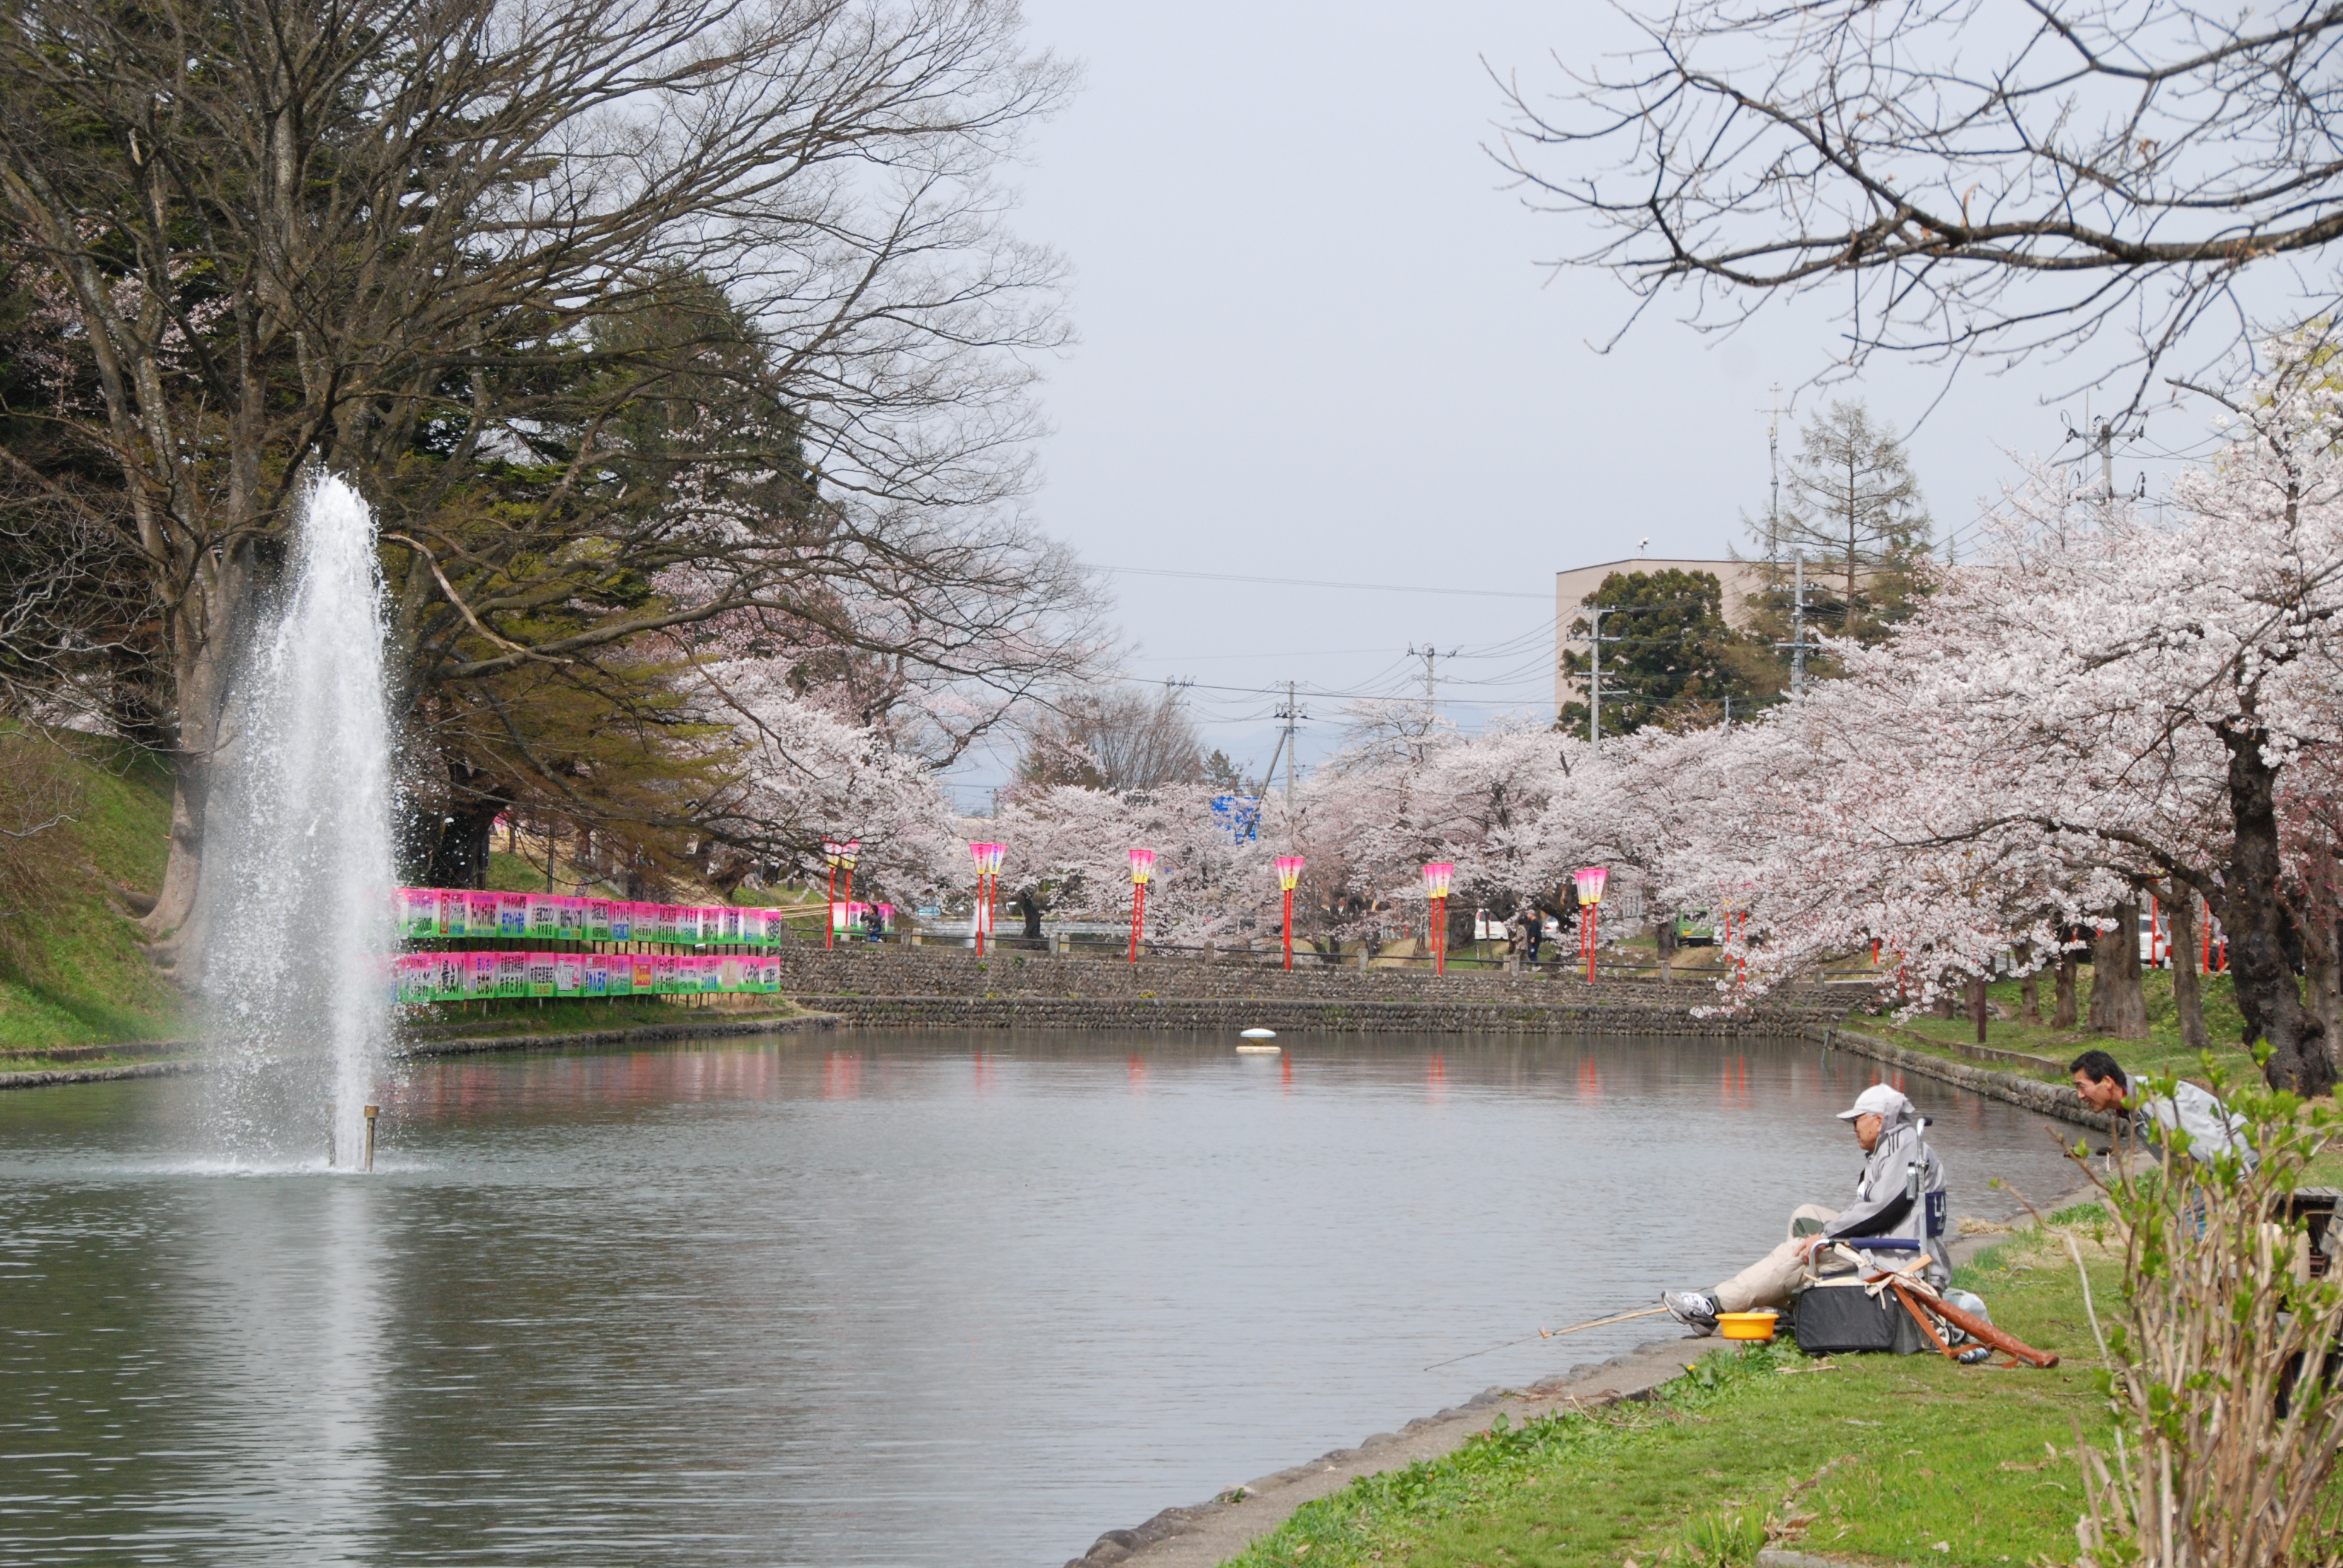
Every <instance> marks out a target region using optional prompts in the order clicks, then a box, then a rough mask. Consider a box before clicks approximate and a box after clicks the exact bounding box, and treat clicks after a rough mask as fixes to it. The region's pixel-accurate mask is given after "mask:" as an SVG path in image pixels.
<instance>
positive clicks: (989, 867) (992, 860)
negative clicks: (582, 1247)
mask: <svg viewBox="0 0 2343 1568" xmlns="http://www.w3.org/2000/svg"><path fill="white" fill-rule="evenodd" d="M968 852H969V856H970V859H973V860H975V862H976V909H975V910H974V912H973V913H972V914H971V915H970V924H971V925H973V926H974V927H975V928H976V956H977V957H978V958H982V957H983V956H984V933H985V932H987V931H989V930H991V929H992V915H993V909H992V905H993V900H996V899H998V898H999V897H1000V896H1001V856H1003V855H1005V854H1007V853H1008V852H1009V846H1008V845H1006V844H970V846H969V847H968Z"/></svg>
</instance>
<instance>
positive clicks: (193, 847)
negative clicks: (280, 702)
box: [138, 552, 250, 980]
mask: <svg viewBox="0 0 2343 1568" xmlns="http://www.w3.org/2000/svg"><path fill="white" fill-rule="evenodd" d="M196 577H197V581H196V585H195V586H194V587H193V588H190V589H189V591H188V593H187V595H186V598H185V599H184V600H183V601H182V602H181V605H180V607H179V611H178V613H177V614H176V615H175V616H174V617H172V621H173V627H174V629H173V638H174V641H175V642H176V644H177V645H178V646H177V648H176V649H175V650H174V658H173V666H174V674H175V679H174V685H175V687H176V697H177V712H176V719H177V726H176V728H177V740H178V744H177V746H176V748H175V749H174V750H173V752H172V756H171V762H172V773H173V779H172V789H171V846H170V857H169V859H167V860H166V862H165V864H164V868H163V886H162V890H161V891H160V892H159V893H157V894H156V900H155V907H154V908H153V909H152V910H148V911H147V912H146V915H145V916H143V917H142V918H141V919H140V920H139V922H138V924H139V926H140V928H141V929H142V930H145V931H146V934H147V936H148V938H149V939H150V950H151V951H152V952H153V954H154V956H155V960H156V962H157V963H159V964H163V965H165V966H166V967H169V968H171V969H173V970H175V971H176V973H177V974H178V975H179V976H180V977H182V978H183V979H189V980H192V979H193V978H194V976H195V974H196V969H197V967H198V966H199V965H200V964H201V962H202V958H203V951H202V949H203V939H202V932H201V930H199V928H198V927H197V925H196V910H197V900H198V899H199V897H200V895H201V893H202V889H203V863H204V824H205V821H206V819H207V818H208V817H209V815H210V812H211V801H212V793H213V784H214V781H215V779H216V777H217V775H218V770H219V765H220V762H221V760H222V759H223V757H224V756H225V754H226V753H227V752H228V751H229V750H230V749H232V748H233V746H234V744H235V739H236V738H235V737H234V736H233V735H231V734H229V733H228V729H227V718H226V716H227V708H228V699H229V685H230V682H231V681H232V679H233V678H234V664H235V660H236V656H237V652H238V648H237V638H236V623H237V621H238V618H239V617H240V615H241V613H242V610H243V608H244V606H245V604H246V601H247V600H248V598H250V595H249V593H248V592H247V589H248V588H249V586H250V581H249V579H250V572H249V569H248V564H247V563H246V561H245V560H244V559H242V558H241V552H238V553H237V556H236V557H234V558H229V559H226V560H221V561H216V562H205V563H203V564H202V566H200V567H199V568H198V569H197V573H196Z"/></svg>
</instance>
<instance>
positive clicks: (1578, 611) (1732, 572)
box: [1554, 556, 1765, 713]
mask: <svg viewBox="0 0 2343 1568" xmlns="http://www.w3.org/2000/svg"><path fill="white" fill-rule="evenodd" d="M1664 571H1680V572H1713V573H1715V577H1716V580H1717V581H1718V582H1719V583H1720V584H1722V585H1723V586H1724V588H1725V624H1726V625H1728V626H1732V627H1735V628H1741V627H1745V626H1746V625H1747V624H1748V620H1749V608H1748V605H1747V603H1746V601H1747V599H1748V598H1749V596H1750V595H1751V594H1754V593H1755V592H1757V591H1758V590H1759V589H1761V588H1764V587H1765V562H1763V561H1672V560H1654V559H1647V558H1644V557H1641V556H1638V557H1635V558H1632V559H1629V560H1624V561H1604V562H1603V563H1602V564H1600V565H1599V566H1591V567H1573V568H1571V569H1570V570H1568V571H1566V572H1556V573H1554V711H1556V712H1557V713H1558V712H1560V711H1561V710H1562V708H1563V705H1564V703H1567V702H1571V701H1574V700H1575V699H1576V698H1577V696H1578V694H1577V692H1576V691H1574V690H1573V689H1572V688H1571V685H1570V683H1569V681H1567V680H1565V679H1564V678H1563V673H1562V656H1563V655H1564V653H1584V652H1585V651H1586V639H1585V638H1574V637H1572V636H1571V635H1570V624H1571V622H1573V621H1574V620H1576V619H1578V618H1580V617H1581V616H1583V615H1584V614H1585V613H1586V612H1585V609H1584V605H1585V602H1586V599H1587V598H1588V597H1589V596H1590V595H1592V594H1593V593H1594V590H1595V589H1596V588H1601V587H1602V586H1603V579H1604V578H1607V577H1609V576H1610V575H1611V574H1612V573H1613V572H1664Z"/></svg>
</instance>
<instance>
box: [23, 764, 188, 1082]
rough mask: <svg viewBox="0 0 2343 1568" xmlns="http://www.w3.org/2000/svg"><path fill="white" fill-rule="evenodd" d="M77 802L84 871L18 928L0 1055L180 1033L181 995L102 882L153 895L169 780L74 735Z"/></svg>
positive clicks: (76, 844)
mask: <svg viewBox="0 0 2343 1568" xmlns="http://www.w3.org/2000/svg"><path fill="white" fill-rule="evenodd" d="M68 744H70V746H71V747H72V749H73V754H74V755H73V761H72V763H71V769H72V773H73V777H74V780H75V785H76V786H77V788H78V791H79V794H80V797H81V799H80V802H79V804H78V806H77V808H76V810H75V820H74V821H72V822H70V823H68V824H65V826H63V827H60V828H58V829H54V831H56V832H60V833H64V834H66V835H68V836H69V837H70V839H71V842H72V846H73V851H74V856H75V859H76V860H78V861H79V862H80V863H81V865H82V868H83V873H84V874H82V875H79V876H75V877H69V878H67V879H65V881H64V882H63V883H62V884H60V885H59V886H58V887H56V888H55V889H54V890H52V891H51V892H50V893H49V895H48V896H47V897H45V899H43V900H41V901H40V902H39V903H38V904H37V905H36V906H35V907H30V908H27V909H25V910H20V911H16V912H15V913H14V914H12V915H11V916H10V917H8V918H9V919H11V920H16V921H20V922H22V930H21V932H20V933H19V934H20V936H21V939H22V940H21V941H20V942H19V943H18V944H17V948H18V956H16V957H14V958H10V959H0V1050H32V1049H38V1048H42V1047H47V1046H62V1045H93V1044H105V1043H108V1042H113V1041H120V1040H156V1039H168V1038H171V1037H173V1036H175V1035H176V1034H177V1033H178V1032H180V1030H182V1029H183V1028H184V1025H185V1007H184V1003H183V1001H182V999H181V997H180V995H179V992H178V990H176V988H175V987H174V986H173V985H172V984H171V982H170V981H169V980H166V979H165V978H164V977H163V976H162V975H160V974H158V973H157V972H156V970H155V967H154V965H153V963H152V962H151V961H149V960H148V959H147V956H146V948H145V946H144V942H143V939H142V937H141V935H140V933H139V931H138V929H137V927H136V926H135V925H134V924H133V923H132V922H131V921H130V920H128V919H127V918H126V917H125V916H124V915H122V914H121V913H119V912H118V911H117V910H116V909H115V907H114V905H113V904H112V903H111V902H110V901H109V900H108V899H107V897H106V890H105V886H104V883H105V882H106V881H109V880H110V881H113V882H116V883H119V884H121V885H122V886H124V887H126V888H131V889H135V890H139V891H142V892H147V893H152V892H153V891H154V890H156V888H158V887H159V886H161V884H162V880H163V864H164V860H165V859H166V856H167V854H168V852H169V843H170V840H169V831H170V822H171V776H170V773H169V771H168V769H166V767H165V766H164V765H163V763H162V762H161V761H160V759H157V758H156V757H154V756H153V755H152V754H150V753H147V752H145V751H141V750H139V749H136V748H134V747H129V746H125V745H119V744H114V743H109V742H104V741H96V740H90V739H84V738H78V737H75V738H68Z"/></svg>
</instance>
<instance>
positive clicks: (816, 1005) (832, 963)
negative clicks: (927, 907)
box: [781, 945, 1844, 1035]
mask: <svg viewBox="0 0 2343 1568" xmlns="http://www.w3.org/2000/svg"><path fill="white" fill-rule="evenodd" d="M781 990H782V992H783V994H785V995H787V996H788V997H789V999H790V1000H793V1001H796V1002H798V1003H799V1005H800V1006H804V1007H808V1008H811V1009H814V1010H818V1011H820V1012H825V1013H832V1014H835V1015H837V1016H838V1017H839V1018H840V1020H841V1021H844V1022H848V1023H855V1024H870V1025H880V1026H885V1027H890V1028H897V1029H1151V1030H1189V1031H1197V1032H1233V1031H1234V1030H1242V1029H1254V1028H1260V1029H1273V1030H1331V1031H1339V1032H1353V1033H1394V1032H1423V1031H1430V1032H1441V1033H1448V1032H1470V1033H1501V1034H1502V1033H1514V1034H1543V1033H1549V1032H1571V1031H1584V1030H1602V1031H1603V1032H1604V1033H1611V1034H1719V1035H1722V1034H1747V1033H1768V1034H1799V1033H1805V1032H1809V1031H1811V1030H1813V1029H1815V1027H1816V1026H1817V1025H1819V1024H1822V1023H1824V1022H1825V1021H1827V1020H1831V1019H1835V1018H1836V1017H1837V1016H1838V1015H1839V1014H1840V1013H1841V1012H1842V1011H1843V1010H1844V1004H1843V1003H1841V1002H1839V1001H1837V1000H1835V999H1833V998H1831V997H1829V996H1827V995H1822V994H1815V993H1801V994H1797V995H1794V996H1790V997H1786V998H1784V999H1780V1000H1769V1001H1768V1002H1766V1003H1765V1004H1764V1005H1763V1006H1761V1007H1760V1008H1759V1009H1758V1010H1756V1011H1755V1013H1754V1014H1751V1015H1749V1016H1745V1017H1737V1018H1722V1019H1699V1018H1694V1016H1693V1010H1694V1008H1697V1007H1701V1006H1703V1005H1704V1004H1708V1003H1712V1002H1714V1001H1715V991H1714V990H1711V989H1710V988H1708V987H1707V986H1705V985H1701V984H1684V985H1674V986H1663V985H1661V984H1660V983H1658V982H1657V981H1656V980H1601V981H1598V982H1597V983H1596V984H1594V985H1592V986H1590V985H1588V984H1587V983H1586V981H1585V980H1584V979H1583V978H1581V977H1579V976H1576V975H1569V976H1564V975H1556V974H1553V973H1547V974H1544V975H1506V974H1492V973H1486V972H1476V973H1471V974H1456V975H1434V974H1431V973H1428V972H1423V971H1417V970H1390V969H1368V970H1360V969H1337V968H1333V967H1331V966H1309V967H1303V968H1297V969H1296V970H1293V972H1292V973H1291V974H1289V973H1287V972H1286V971H1285V970H1282V969H1274V968H1270V967H1267V966H1265V965H1262V964H1258V963H1236V962H1222V963H1206V962H1202V961H1199V960H1165V959H1142V960H1141V961H1140V962H1139V963H1137V964H1131V963H1128V962H1117V961H1114V960H1102V959H1097V958H1072V957H1053V956H1051V955H1050V954H1048V953H1031V952H1009V953H998V952H996V953H989V954H987V955H986V956H985V957H984V958H983V959H982V960H979V959H978V958H977V957H976V955H975V954H974V953H973V952H972V951H970V950H967V949H964V948H961V949H953V948H874V947H867V946H853V947H842V948H839V949H836V950H823V949H820V948H816V947H813V946H811V945H806V946H802V947H799V946H794V945H793V946H789V947H785V948H784V949H782V950H781Z"/></svg>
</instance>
